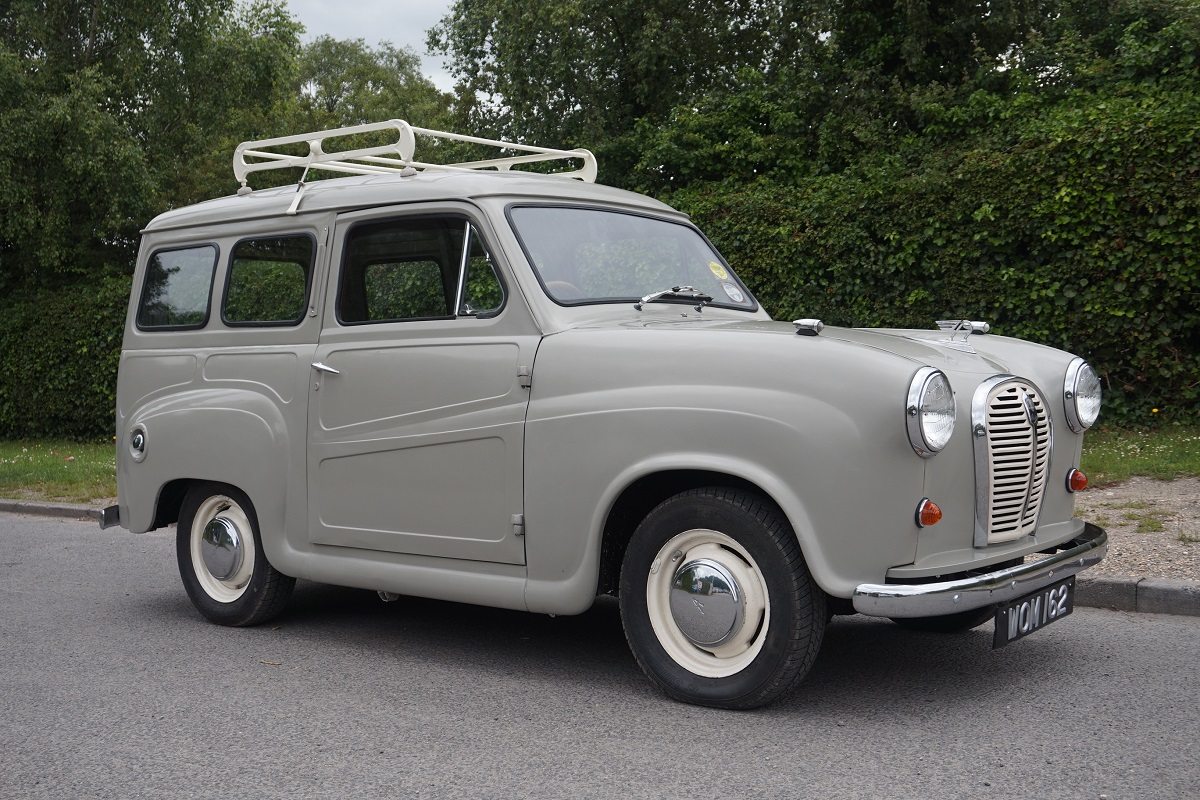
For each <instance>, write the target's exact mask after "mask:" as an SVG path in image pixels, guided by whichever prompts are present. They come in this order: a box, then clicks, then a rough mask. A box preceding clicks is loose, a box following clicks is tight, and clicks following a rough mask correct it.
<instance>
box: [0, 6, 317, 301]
mask: <svg viewBox="0 0 1200 800" xmlns="http://www.w3.org/2000/svg"><path fill="white" fill-rule="evenodd" d="M300 31H301V28H300V26H299V24H298V23H297V22H295V20H293V19H292V18H291V16H290V15H289V14H288V12H287V9H286V7H285V6H283V5H282V4H281V3H279V2H269V1H268V2H256V3H254V4H253V5H250V6H246V7H235V6H234V4H233V3H232V1H231V0H128V1H127V2H121V3H82V2H72V1H71V0H49V1H48V2H35V1H34V0H17V2H13V3H11V4H8V5H6V7H5V8H4V10H3V12H0V90H2V91H0V288H3V289H7V290H12V289H24V290H33V289H40V288H44V287H53V286H56V285H61V284H63V283H67V282H71V281H78V280H89V279H94V278H95V273H96V272H97V271H108V272H126V273H127V272H129V271H130V270H131V269H132V263H133V254H134V251H135V248H136V238H137V232H138V230H139V228H140V227H141V226H142V225H143V224H145V222H146V221H147V220H148V219H149V217H151V216H152V215H153V214H155V213H158V212H159V211H162V210H164V209H166V208H169V207H171V206H174V205H181V204H185V203H190V202H195V201H197V200H200V199H205V198H207V197H211V196H212V195H213V194H214V193H220V192H214V188H215V187H218V186H228V187H229V188H233V186H232V183H233V182H232V178H231V177H229V166H228V164H229V154H230V153H231V152H232V150H233V146H234V143H236V142H237V141H240V140H242V139H245V138H251V137H252V136H253V135H255V134H259V133H261V131H263V130H264V129H267V127H268V124H269V120H270V119H271V118H272V117H274V116H275V115H276V114H277V113H278V111H279V109H280V108H282V107H283V106H286V105H287V104H288V103H289V102H291V98H290V87H291V86H292V83H293V72H294V69H295V64H296V55H297V53H298V52H299V34H300ZM218 174H222V175H223V177H221V178H218Z"/></svg>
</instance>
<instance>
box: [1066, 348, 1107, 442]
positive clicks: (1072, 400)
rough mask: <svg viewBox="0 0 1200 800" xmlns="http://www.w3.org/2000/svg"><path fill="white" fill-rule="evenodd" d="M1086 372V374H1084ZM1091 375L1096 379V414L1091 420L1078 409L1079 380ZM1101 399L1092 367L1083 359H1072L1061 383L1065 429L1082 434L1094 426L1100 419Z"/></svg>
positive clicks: (1096, 375) (1097, 374)
mask: <svg viewBox="0 0 1200 800" xmlns="http://www.w3.org/2000/svg"><path fill="white" fill-rule="evenodd" d="M1085 370H1086V372H1085ZM1089 372H1090V373H1091V374H1092V376H1093V377H1095V379H1096V395H1097V398H1096V413H1095V414H1094V415H1092V418H1091V419H1087V418H1085V416H1084V415H1083V414H1082V413H1081V412H1080V409H1079V383H1080V379H1081V378H1082V377H1083V376H1084V375H1086V374H1087V373H1089ZM1102 397H1103V392H1102V391H1101V389H1100V375H1099V373H1097V372H1096V370H1095V369H1094V368H1093V367H1092V365H1091V364H1089V363H1088V362H1087V360H1086V359H1083V358H1074V359H1072V361H1071V363H1070V364H1068V365H1067V374H1066V378H1065V380H1064V381H1063V407H1064V410H1065V411H1066V418H1067V427H1068V428H1070V429H1071V430H1072V431H1073V432H1075V433H1083V432H1084V431H1086V430H1087V429H1088V428H1090V427H1092V426H1093V425H1095V424H1096V420H1097V419H1098V418H1099V417H1100V400H1101V398H1102Z"/></svg>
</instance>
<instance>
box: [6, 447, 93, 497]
mask: <svg viewBox="0 0 1200 800" xmlns="http://www.w3.org/2000/svg"><path fill="white" fill-rule="evenodd" d="M116 494H117V464H116V456H115V453H114V448H113V444H112V442H93V443H88V442H82V443H81V442H68V441H57V440H43V441H17V442H4V441H0V497H4V498H8V499H12V500H50V501H54V500H57V501H60V502H67V503H87V502H91V501H92V500H98V499H101V498H105V497H116Z"/></svg>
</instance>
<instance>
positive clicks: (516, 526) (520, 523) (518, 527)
mask: <svg viewBox="0 0 1200 800" xmlns="http://www.w3.org/2000/svg"><path fill="white" fill-rule="evenodd" d="M512 526H513V536H524V535H525V515H524V514H513V515H512Z"/></svg>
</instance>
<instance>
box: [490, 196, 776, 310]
mask: <svg viewBox="0 0 1200 800" xmlns="http://www.w3.org/2000/svg"><path fill="white" fill-rule="evenodd" d="M509 215H510V219H511V220H512V223H513V227H514V228H515V229H516V233H517V237H518V238H519V239H520V241H521V245H522V247H524V249H525V254H526V256H527V257H528V259H529V262H530V263H531V264H532V265H533V268H534V269H535V270H536V271H537V273H538V277H539V278H540V279H541V282H542V285H543V286H544V287H545V289H546V292H547V293H548V294H549V295H550V297H551V298H553V299H554V300H555V301H556V302H558V303H560V304H562V305H582V304H588V303H611V302H623V301H628V302H634V301H636V300H638V299H639V298H641V297H643V296H645V295H649V294H652V293H655V292H661V291H663V290H666V289H671V288H673V287H676V286H690V287H692V288H694V289H695V290H697V291H699V292H703V293H704V294H707V295H710V296H711V297H712V298H713V301H712V304H713V305H717V306H726V307H730V308H739V309H745V310H747V311H753V310H755V309H756V308H757V305H756V303H755V301H754V298H753V297H752V296H751V295H750V292H749V291H747V289H746V287H745V286H743V285H742V283H741V281H739V280H738V279H737V277H736V276H735V275H734V274H733V271H732V270H731V269H729V266H728V265H727V264H725V262H724V261H723V260H722V259H721V256H720V255H719V254H718V253H717V252H716V251H715V250H713V248H712V246H711V245H710V244H709V243H708V242H707V241H706V240H705V239H704V237H703V236H701V235H700V234H699V233H698V232H697V231H696V230H695V229H694V228H691V227H690V226H688V225H684V224H681V223H677V222H670V221H668V220H663V219H657V218H654V217H646V216H641V215H639V214H629V213H624V212H620V211H610V210H605V209H596V208H570V207H563V206H517V207H514V208H512V209H511V210H510V212H509ZM663 300H664V301H665V302H671V301H672V298H670V297H665V298H663ZM678 302H692V303H694V302H695V300H689V299H687V298H679V299H678Z"/></svg>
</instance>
